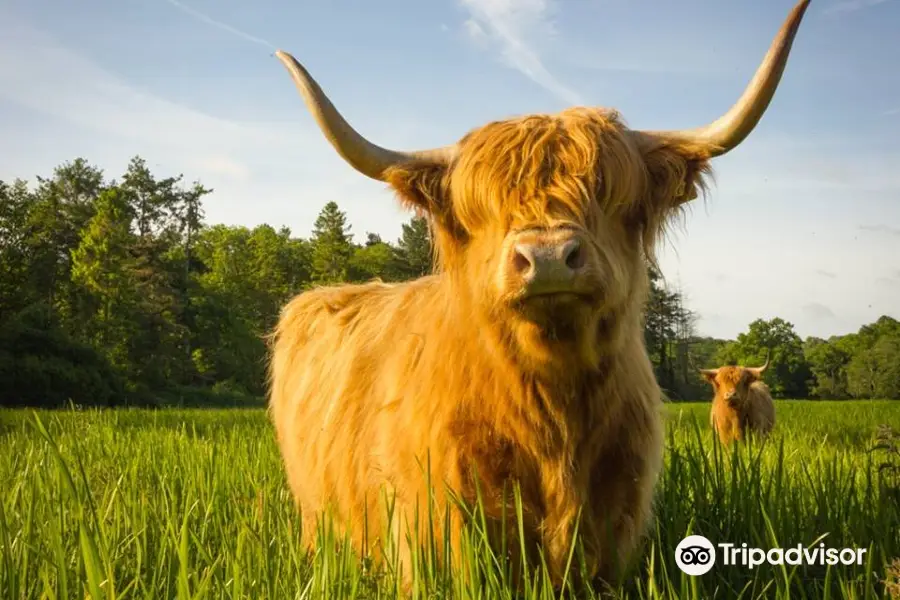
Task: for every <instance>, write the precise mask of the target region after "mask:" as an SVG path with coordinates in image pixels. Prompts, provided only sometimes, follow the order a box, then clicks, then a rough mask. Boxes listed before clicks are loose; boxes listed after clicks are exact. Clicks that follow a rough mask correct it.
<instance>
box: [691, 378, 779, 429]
mask: <svg viewBox="0 0 900 600" xmlns="http://www.w3.org/2000/svg"><path fill="white" fill-rule="evenodd" d="M705 378H706V380H707V381H709V383H710V384H711V385H712V386H713V390H714V391H715V396H714V397H713V402H712V408H711V409H710V412H709V424H710V426H711V427H712V428H713V431H715V432H716V434H717V435H718V436H719V441H721V442H722V443H723V444H725V445H728V444H731V443H732V442H734V441H740V440H743V439H745V438H746V437H747V435H748V434H754V435H756V436H757V437H759V438H760V439H762V438H765V437H766V436H767V435H768V434H769V433H770V432H771V431H772V428H773V427H775V403H774V402H773V401H772V395H771V394H770V393H769V387H768V386H767V385H766V384H765V383H764V382H763V381H762V380H760V379H759V378H758V376H757V375H756V373H754V372H753V371H752V370H750V369H745V368H742V367H737V366H725V367H720V368H719V369H718V371H717V373H716V374H715V375H713V374H712V373H709V374H707V375H705Z"/></svg>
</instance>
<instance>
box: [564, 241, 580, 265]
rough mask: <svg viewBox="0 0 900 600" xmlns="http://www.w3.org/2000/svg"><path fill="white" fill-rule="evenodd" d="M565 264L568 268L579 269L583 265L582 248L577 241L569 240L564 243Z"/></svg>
mask: <svg viewBox="0 0 900 600" xmlns="http://www.w3.org/2000/svg"><path fill="white" fill-rule="evenodd" d="M565 252H566V266H568V267H569V268H570V269H572V270H575V269H580V268H581V267H583V266H584V250H582V248H581V244H580V243H579V242H577V241H574V240H573V241H571V242H569V243H568V244H567V245H566V249H565Z"/></svg>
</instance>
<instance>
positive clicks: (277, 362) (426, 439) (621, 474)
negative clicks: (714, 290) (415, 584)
mask: <svg viewBox="0 0 900 600" xmlns="http://www.w3.org/2000/svg"><path fill="white" fill-rule="evenodd" d="M707 158H708V155H706V154H704V152H703V150H702V149H700V148H696V147H691V146H679V145H668V146H662V145H659V146H656V147H641V146H639V145H638V143H637V142H636V141H635V138H633V137H632V136H631V135H630V134H629V132H628V130H627V129H626V128H625V126H624V125H623V123H622V122H621V121H620V119H619V117H618V115H617V114H615V113H614V112H609V111H603V110H599V109H588V108H577V109H571V110H567V111H565V112H563V113H560V114H557V115H536V116H535V115H533V116H527V117H522V118H516V119H511V120H507V121H502V122H495V123H491V124H488V125H486V126H484V127H481V128H479V129H477V130H474V131H473V132H471V133H469V134H468V135H467V136H466V137H464V138H463V140H462V141H461V150H460V154H459V157H458V159H456V160H455V162H453V163H452V164H451V165H449V166H442V165H438V164H429V163H414V164H406V165H401V166H397V167H394V168H392V169H391V171H390V172H389V174H388V180H389V183H390V185H391V186H392V187H393V188H394V190H395V191H396V192H397V194H398V196H399V198H400V200H401V201H402V202H403V203H404V205H405V206H407V207H410V208H414V209H416V210H418V211H420V212H423V213H426V214H428V215H429V216H430V221H431V223H432V227H433V234H434V239H435V247H436V254H437V260H438V264H439V269H438V273H437V274H435V275H432V276H427V277H423V278H421V279H418V280H415V281H411V282H408V283H402V284H394V285H388V284H384V283H379V282H372V283H367V284H361V285H342V286H335V287H327V288H319V289H315V290H311V291H307V292H305V293H303V294H301V295H299V296H297V297H296V298H294V299H293V300H292V301H291V302H290V303H289V304H288V305H287V306H286V307H285V308H284V310H283V312H282V314H281V317H280V320H279V322H278V325H277V327H276V330H275V331H274V332H273V348H272V360H271V374H270V375H271V393H270V411H271V417H272V419H273V421H274V424H275V426H276V430H277V435H278V442H279V444H280V448H281V452H282V455H283V459H284V463H285V468H286V472H287V476H288V479H289V483H290V487H291V490H292V492H293V495H294V497H295V498H296V501H297V503H298V506H299V508H300V509H301V511H302V515H303V522H304V539H305V542H306V543H307V544H308V545H309V546H310V547H312V546H314V545H315V539H314V534H315V531H314V520H315V517H316V514H317V513H318V512H319V511H320V510H323V509H324V508H325V507H326V506H328V505H330V506H331V507H332V509H333V510H334V511H335V514H336V516H337V525H338V526H339V527H342V528H343V531H346V532H348V533H349V534H350V535H351V536H352V538H353V540H354V543H355V544H356V545H357V547H358V549H359V550H360V551H367V552H371V551H373V550H375V547H374V544H375V543H376V538H377V536H378V535H379V534H380V532H381V531H382V528H383V527H384V524H383V518H384V514H385V513H384V508H383V506H382V505H381V504H379V493H380V492H379V488H380V486H382V485H384V486H387V488H388V489H389V490H390V491H391V493H392V494H395V495H396V507H395V516H396V515H398V514H399V515H403V518H407V519H409V522H412V519H413V516H412V515H411V511H413V510H415V506H416V502H419V506H420V507H421V508H420V510H424V506H425V502H424V500H425V484H426V480H425V478H424V477H423V475H422V473H421V471H420V466H419V465H423V466H424V465H426V464H428V465H429V466H430V467H429V468H430V471H429V475H430V478H431V480H432V482H433V483H434V484H435V487H436V488H437V489H436V490H435V495H436V500H437V502H438V506H439V507H442V506H443V503H444V500H445V499H446V497H447V496H446V494H445V492H444V488H443V487H442V486H441V485H440V484H441V483H442V482H443V483H445V484H447V485H448V486H449V488H450V489H452V490H454V492H455V493H457V494H458V495H459V496H460V497H462V498H463V499H465V500H468V501H472V500H474V497H475V491H474V486H473V484H472V475H473V473H474V472H476V471H477V476H478V478H479V485H480V488H481V493H482V496H483V498H484V502H485V509H486V511H487V516H488V518H489V519H490V520H491V522H492V523H494V524H496V523H497V522H498V521H499V519H500V518H501V507H500V501H499V494H500V490H501V489H502V487H503V482H504V481H506V480H516V481H517V482H518V484H519V485H520V486H521V492H522V497H523V502H524V512H525V515H524V519H525V528H526V534H527V536H528V540H527V543H526V547H527V549H528V551H529V552H531V551H532V550H533V549H534V548H535V547H536V545H537V544H541V545H542V547H543V550H544V553H545V560H546V561H547V565H548V567H549V570H550V573H551V576H552V577H553V578H554V580H555V581H556V582H557V583H558V582H559V581H560V579H561V575H562V572H563V570H564V567H565V564H566V560H567V558H568V553H569V549H570V546H571V543H572V539H573V534H574V528H575V524H576V518H577V516H578V513H579V510H582V509H583V511H584V512H583V515H582V517H581V519H582V520H581V524H580V526H579V527H580V531H579V537H580V538H581V541H582V543H583V544H584V546H585V550H586V553H587V560H588V567H589V569H590V570H591V571H592V572H593V573H595V574H596V575H599V576H601V577H604V578H613V577H614V576H615V575H617V574H618V573H620V572H621V571H620V569H621V567H622V566H623V564H624V561H625V560H626V559H628V558H629V557H630V556H631V554H632V551H633V550H634V548H635V547H636V545H637V543H638V542H639V540H640V537H641V536H642V534H643V533H644V532H645V529H646V526H647V524H648V519H649V517H650V514H651V501H652V495H653V489H654V486H655V482H656V480H657V475H658V471H659V469H660V464H661V457H662V448H663V437H662V436H663V426H662V421H661V414H660V411H661V393H660V389H659V387H658V386H657V383H656V379H655V377H654V373H653V370H652V368H651V363H650V361H649V359H648V356H647V353H646V350H645V347H644V338H643V328H642V310H643V306H644V303H645V301H646V298H647V291H648V280H647V272H646V263H645V258H649V259H651V260H652V257H653V255H652V249H653V247H654V245H655V243H656V241H657V239H658V238H659V237H660V235H661V234H662V233H663V230H664V226H665V224H666V222H667V220H668V219H669V218H670V216H671V215H672V214H673V212H674V211H676V210H677V209H678V208H679V207H680V206H681V205H682V203H684V202H685V201H687V200H690V199H693V198H695V197H696V196H697V195H698V192H700V191H701V190H702V189H703V179H702V177H703V176H704V175H705V174H706V172H707V170H708V164H707ZM560 224H565V225H567V226H570V227H572V228H574V229H575V230H577V231H579V232H580V233H581V234H582V235H583V236H584V238H585V239H586V240H587V241H588V242H589V246H590V251H591V258H590V265H591V268H590V270H589V276H588V279H586V281H589V282H590V283H591V285H592V294H591V295H590V300H589V301H587V302H582V303H574V304H571V303H570V304H566V303H562V302H560V303H555V301H553V300H548V302H547V303H545V304H539V305H537V308H534V307H532V309H531V310H530V312H529V311H527V310H523V309H522V307H521V306H517V305H516V303H515V301H514V299H515V295H516V282H515V281H514V280H513V279H510V278H509V277H507V276H506V275H505V273H506V268H505V266H504V265H505V264H506V263H504V260H506V259H505V258H504V257H505V254H504V253H505V245H508V241H509V239H510V237H509V234H510V232H511V231H514V230H516V229H519V228H523V227H554V226H557V225H560ZM429 453H430V456H428V454H429ZM427 461H430V462H427ZM507 516H508V517H509V518H510V519H514V511H513V510H512V509H511V508H510V509H508V510H507ZM364 518H367V519H368V522H369V530H368V532H363V530H362V523H363V520H364ZM451 519H452V520H451V524H450V525H451V526H450V532H451V545H452V547H453V548H454V549H456V548H458V544H459V527H460V518H459V514H458V513H456V512H453V513H452V515H451ZM427 521H428V520H427V518H423V519H420V522H427ZM427 525H431V523H423V525H422V527H425V526H427ZM433 525H434V527H435V531H436V534H437V535H439V532H440V528H441V527H442V526H443V523H442V520H441V519H435V521H434V523H433ZM515 529H516V527H515V526H514V525H512V524H510V525H509V526H508V530H510V531H515ZM422 531H424V529H423V530H422ZM420 533H421V531H420ZM391 535H393V536H398V535H402V534H401V532H400V531H399V530H397V529H396V528H395V529H394V530H393V531H392V532H391ZM439 539H440V538H439ZM398 545H399V546H400V547H401V561H404V565H403V568H404V573H405V575H406V576H407V577H408V575H409V568H410V565H409V564H408V555H407V554H406V552H405V551H403V548H405V544H404V543H402V542H401V543H399V544H398ZM364 546H368V547H365V548H364ZM439 547H440V544H439ZM498 547H499V545H498ZM509 548H511V551H512V552H513V553H515V552H517V551H518V548H519V545H518V541H516V542H515V543H510V544H509ZM375 554H376V557H377V551H376V552H375ZM456 558H458V555H457V556H456ZM514 559H515V557H514Z"/></svg>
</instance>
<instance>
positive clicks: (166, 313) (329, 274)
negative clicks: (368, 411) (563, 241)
mask: <svg viewBox="0 0 900 600" xmlns="http://www.w3.org/2000/svg"><path fill="white" fill-rule="evenodd" d="M211 193H213V190H211V189H208V188H205V187H204V186H203V185H201V184H200V183H199V182H193V183H190V184H188V183H186V182H185V181H184V179H183V177H182V176H180V175H179V176H177V177H162V178H161V177H159V176H158V175H156V174H154V173H152V172H151V171H150V170H149V169H148V167H147V164H146V162H145V161H144V160H143V159H142V158H140V157H134V158H133V159H132V160H131V161H130V163H129V164H128V166H127V169H126V172H125V173H124V174H123V175H122V176H121V178H119V180H107V179H106V177H105V175H104V173H103V172H102V171H101V170H100V169H99V168H97V167H96V166H94V165H91V164H90V163H89V162H88V161H86V160H84V159H82V158H79V159H76V160H74V161H71V162H67V163H65V164H63V165H60V166H59V167H57V168H56V169H55V170H54V172H53V174H52V175H51V176H50V177H49V178H42V177H38V178H37V180H36V182H35V183H33V184H32V185H29V184H28V182H26V181H23V180H15V181H13V182H3V181H0V403H2V404H3V405H32V406H58V405H63V404H66V403H68V402H74V403H77V404H82V405H117V404H130V403H139V404H169V403H175V404H182V405H184V404H219V405H223V404H225V405H233V404H245V403H260V402H261V401H262V396H263V395H264V393H265V382H266V358H267V357H266V350H267V348H266V341H265V340H266V335H267V334H268V332H269V331H270V330H271V328H272V327H273V325H274V324H275V321H276V319H277V317H278V313H279V310H280V308H281V306H282V305H283V304H284V303H285V302H287V301H288V300H289V299H290V298H291V297H292V296H294V295H295V294H297V293H300V292H302V291H303V290H305V289H309V288H310V287H313V286H317V285H330V284H336V283H341V282H363V281H369V280H371V279H374V278H379V279H381V280H383V281H404V280H408V279H411V278H415V277H420V276H423V275H426V274H428V273H430V272H432V271H433V269H434V263H433V253H432V246H431V239H430V233H429V227H428V222H427V221H426V219H425V218H422V217H412V218H411V219H410V220H409V221H408V222H407V223H404V224H403V226H402V234H401V236H400V238H399V239H398V240H396V241H395V242H393V243H392V242H389V241H385V240H384V239H382V237H381V236H380V235H379V234H378V233H374V232H366V234H365V235H364V236H363V237H364V240H363V241H362V243H357V242H356V241H354V236H353V234H352V228H351V226H350V224H349V223H348V221H347V217H346V215H345V213H344V212H343V211H341V209H340V206H339V205H338V203H337V202H335V201H331V202H328V203H326V204H325V206H324V207H323V208H322V211H321V213H320V214H319V217H318V218H317V219H316V221H315V224H314V226H313V230H312V231H311V234H310V236H309V237H308V238H303V237H299V236H296V235H294V234H293V233H292V232H291V231H290V230H289V229H287V228H285V227H281V228H279V229H275V228H274V227H272V226H270V225H259V226H257V227H254V228H252V229H249V228H247V227H242V226H236V225H225V224H208V223H206V221H205V215H204V211H203V200H204V198H206V196H208V195H209V194H211ZM648 268H649V269H650V276H651V294H650V299H649V301H648V304H647V310H646V315H645V318H646V324H645V339H646V342H647V348H648V352H649V353H650V357H651V360H652V361H653V364H654V367H655V369H656V374H657V377H658V380H659V382H660V386H661V387H662V388H663V389H664V390H665V393H666V395H667V396H668V397H669V398H670V399H672V400H680V399H686V400H697V399H701V398H706V397H707V396H709V390H707V388H706V385H707V384H706V383H705V382H703V381H702V379H701V378H700V377H699V376H698V375H697V373H696V370H695V369H696V368H698V367H712V366H719V365H722V364H760V363H762V362H763V361H764V360H765V358H766V355H767V354H769V355H770V356H771V365H772V367H771V368H770V369H769V370H768V372H767V373H766V376H765V377H766V381H767V382H768V383H769V385H770V386H771V388H772V390H773V393H774V394H775V395H776V396H779V397H791V398H807V397H815V398H867V397H881V398H900V325H898V322H897V321H896V320H894V319H892V318H890V317H886V316H885V317H882V318H881V319H879V320H878V321H876V322H875V323H872V324H870V325H866V326H864V327H862V328H861V329H860V331H859V332H858V333H855V334H850V335H846V336H840V337H833V338H830V339H828V340H822V339H817V338H808V339H806V340H802V339H801V338H800V337H799V336H798V335H797V334H796V332H795V331H794V327H793V325H792V324H791V323H788V322H786V321H784V320H782V319H778V318H775V319H772V320H769V321H764V320H756V321H754V322H753V323H750V324H749V326H748V330H747V331H746V332H745V333H742V334H740V335H739V336H738V337H737V339H736V340H716V339H712V338H702V337H699V336H697V335H696V332H695V325H694V324H695V321H696V315H695V314H694V313H693V312H692V311H690V310H689V309H688V308H687V307H686V306H685V300H684V297H683V295H682V293H681V292H680V291H679V290H677V289H674V288H672V287H671V286H667V285H666V284H665V282H664V278H663V276H662V274H661V273H660V272H658V271H657V270H655V269H654V268H652V267H649V266H648Z"/></svg>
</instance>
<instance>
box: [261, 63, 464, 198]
mask: <svg viewBox="0 0 900 600" xmlns="http://www.w3.org/2000/svg"><path fill="white" fill-rule="evenodd" d="M275 56H276V57H277V58H278V60H280V61H281V62H282V64H283V65H284V66H285V67H286V68H287V70H288V72H289V73H290V74H291V79H293V80H294V84H295V85H296V86H297V90H298V91H299V92H300V95H301V96H302V97H303V100H304V102H305V103H306V106H307V108H309V111H310V112H311V113H312V115H313V117H314V118H315V119H316V122H317V123H318V124H319V128H320V129H321V130H322V133H324V134H325V137H326V138H328V141H329V142H330V143H331V145H332V146H334V149H335V150H337V151H338V154H340V155H341V157H343V159H344V160H346V161H347V162H348V163H349V164H350V166H352V167H353V168H354V169H356V170H357V171H359V172H360V173H362V174H363V175H366V176H368V177H371V178H372V179H377V180H379V181H384V177H385V171H386V170H387V169H388V167H390V166H392V165H397V164H400V163H405V162H411V161H416V160H420V161H429V162H437V163H449V162H450V160H452V158H453V156H454V155H455V153H456V146H455V145H450V146H445V147H443V148H434V149H431V150H418V151H412V152H400V151H396V150H389V149H387V148H382V147H381V146H378V145H376V144H373V143H372V142H370V141H369V140H367V139H366V138H364V137H363V136H362V135H360V134H359V133H358V132H357V131H356V130H355V129H353V128H352V127H351V126H350V124H349V123H347V121H346V120H345V119H344V117H343V116H341V113H339V112H338V110H337V109H336V108H335V107H334V105H333V104H332V103H331V101H330V100H329V99H328V96H326V95H325V92H323V91H322V88H320V87H319V84H318V83H316V80H315V79H313V78H312V75H310V74H309V72H308V71H307V70H306V69H305V68H304V67H303V65H301V64H300V63H299V62H297V59H295V58H294V57H293V56H291V55H290V54H288V53H287V52H284V51H282V50H279V51H277V52H276V53H275Z"/></svg>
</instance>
